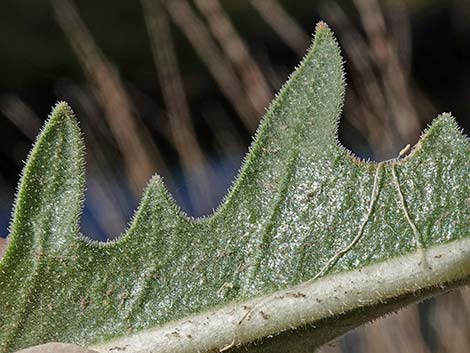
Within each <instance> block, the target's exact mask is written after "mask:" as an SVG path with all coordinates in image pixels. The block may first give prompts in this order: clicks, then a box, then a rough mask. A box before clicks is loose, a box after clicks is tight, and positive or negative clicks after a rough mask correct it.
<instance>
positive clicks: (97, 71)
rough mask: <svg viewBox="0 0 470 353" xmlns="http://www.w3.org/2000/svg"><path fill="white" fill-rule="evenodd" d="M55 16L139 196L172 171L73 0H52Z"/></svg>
mask: <svg viewBox="0 0 470 353" xmlns="http://www.w3.org/2000/svg"><path fill="white" fill-rule="evenodd" d="M51 1H52V5H53V8H54V12H55V17H56V20H57V22H58V23H59V25H60V27H61V28H62V30H63V31H64V33H65V35H66V37H67V39H68V40H69V42H70V45H71V46H72V49H73V50H74V52H75V54H76V55H77V58H78V59H79V61H80V64H81V65H82V68H83V70H84V72H85V74H86V75H87V77H88V78H89V80H90V82H91V83H92V84H93V86H94V87H95V88H96V91H97V96H98V97H99V99H100V102H101V103H102V105H103V107H104V108H105V112H106V113H105V117H106V118H107V121H108V123H109V126H110V128H111V130H112V132H113V134H114V136H115V139H116V142H117V143H118V145H119V147H120V150H121V153H122V155H123V157H124V161H125V165H126V171H127V175H128V177H129V181H130V183H131V186H132V189H133V190H134V192H135V193H136V194H137V195H140V193H141V191H142V189H143V187H144V186H145V185H146V184H147V181H148V180H149V178H150V177H151V176H152V174H153V173H154V172H155V171H156V170H158V171H159V173H160V174H162V175H163V176H168V175H169V172H168V169H167V167H166V165H165V163H164V160H163V158H162V156H161V154H160V152H159V150H158V148H157V147H156V145H155V144H154V143H153V141H152V138H151V136H150V135H149V133H148V131H147V130H146V128H145V126H144V125H143V124H142V123H141V122H140V121H139V119H138V118H137V116H136V110H135V109H134V108H133V106H132V102H131V101H130V99H129V97H128V95H127V94H126V90H125V88H124V85H123V83H122V82H121V79H120V78H119V74H118V72H117V70H116V69H115V68H114V67H113V66H112V65H111V63H110V62H109V61H108V60H107V59H106V58H105V56H104V54H103V53H102V52H101V50H100V49H99V48H98V47H97V45H96V44H95V41H94V40H93V37H92V36H91V34H90V32H89V31H88V29H87V28H86V26H85V24H84V23H83V21H82V19H81V18H80V15H79V13H78V11H77V8H76V5H75V3H74V2H73V0H51Z"/></svg>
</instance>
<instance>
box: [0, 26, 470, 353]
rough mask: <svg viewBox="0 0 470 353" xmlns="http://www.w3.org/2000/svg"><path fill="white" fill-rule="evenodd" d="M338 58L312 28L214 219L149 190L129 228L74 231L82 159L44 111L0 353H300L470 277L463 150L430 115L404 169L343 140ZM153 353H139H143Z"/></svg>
mask: <svg viewBox="0 0 470 353" xmlns="http://www.w3.org/2000/svg"><path fill="white" fill-rule="evenodd" d="M343 94H344V78H343V69H342V59H341V56H340V54H339V49H338V46H337V44H336V41H335V39H334V37H333V34H332V33H331V31H330V30H329V29H328V27H327V26H326V25H325V24H323V23H320V24H319V25H318V26H317V31H316V35H315V40H314V42H313V45H312V48H311V49H310V50H309V52H308V54H307V56H306V57H305V59H304V60H303V62H302V63H301V64H300V66H299V67H298V68H297V70H296V71H295V72H294V74H293V75H292V76H291V77H290V79H289V81H288V83H287V84H286V85H285V86H284V88H283V89H282V90H281V92H280V93H279V95H278V97H277V98H276V99H275V100H274V102H273V103H272V105H271V107H270V108H269V111H268V113H267V115H266V117H265V119H264V120H263V122H262V124H261V126H260V128H259V130H258V132H257V135H256V139H255V141H254V143H253V145H252V147H251V150H250V152H249V154H248V156H247V159H246V161H245V163H244V165H243V168H242V169H241V172H240V175H239V176H238V178H237V180H236V182H235V183H234V185H233V187H232V189H231V191H230V193H229V194H228V197H227V198H226V199H225V200H224V202H223V203H222V204H221V206H220V207H219V208H218V210H217V211H216V212H215V213H214V214H213V215H211V216H210V217H207V218H204V219H196V220H194V219H189V218H188V217H186V216H185V215H184V214H183V213H182V212H181V211H180V210H179V208H178V207H177V206H176V204H175V202H174V201H173V199H172V198H171V196H170V195H169V193H168V192H167V190H166V189H165V187H164V185H163V182H162V181H161V179H160V178H159V177H158V176H155V177H154V178H153V179H152V180H151V181H150V182H149V185H148V187H147V189H146V190H145V192H144V195H143V199H142V202H141V205H140V207H139V209H138V211H137V212H136V214H135V217H134V220H133V221H132V223H131V225H130V227H129V229H128V230H127V231H126V232H125V234H124V235H122V237H120V238H119V239H118V240H116V241H113V242H110V243H97V242H91V241H89V240H87V239H86V238H85V237H84V236H82V235H80V233H79V231H78V217H79V212H80V209H81V207H82V199H83V184H84V183H83V169H84V168H83V153H82V151H83V143H82V140H81V137H80V132H79V129H78V127H77V124H76V122H75V118H74V116H73V113H72V111H71V109H70V108H69V107H68V106H67V104H65V103H59V104H58V105H57V106H56V107H55V108H54V110H53V113H52V115H51V118H50V119H49V121H48V122H47V123H46V126H45V128H44V130H43V132H42V133H41V134H40V136H39V138H38V141H37V142H36V144H35V147H34V148H33V150H32V153H31V155H30V157H29V159H28V162H27V164H26V167H25V170H24V173H23V177H22V180H21V183H20V187H19V192H18V195H17V201H16V206H15V211H14V216H13V221H12V225H11V232H10V243H9V247H8V250H7V253H6V254H5V256H4V258H3V259H2V260H1V262H0V343H1V344H0V347H1V351H3V352H10V351H13V350H15V349H19V348H22V347H27V346H30V345H34V344H39V343H44V342H48V341H60V342H67V343H76V344H80V345H84V346H92V347H93V348H94V349H96V350H98V351H100V352H110V351H112V350H113V349H126V352H144V351H145V352H148V351H150V350H151V349H153V351H158V352H174V351H178V352H203V351H211V350H212V351H218V350H224V349H232V350H235V349H237V348H236V347H237V346H239V345H244V344H249V343H252V342H261V341H262V342H263V343H264V344H263V345H257V346H254V347H252V349H253V350H262V351H271V349H272V350H273V351H280V350H282V349H283V348H285V347H289V348H290V349H293V348H295V349H296V351H303V350H305V351H311V349H312V348H315V347H318V346H319V345H321V344H323V343H325V342H327V341H328V340H330V339H332V338H333V337H336V336H338V335H340V334H342V333H344V332H346V331H347V330H349V329H351V328H353V327H355V326H358V325H360V324H361V323H364V322H367V321H369V320H371V319H373V318H376V317H378V316H380V315H383V314H384V313H386V312H389V311H391V310H396V309H397V308H399V307H401V306H403V305H405V304H408V303H410V302H415V301H419V300H422V299H423V298H425V297H427V296H429V295H433V294H436V293H439V292H442V291H444V290H447V289H448V288H451V287H454V286H457V285H460V284H463V283H467V282H468V279H469V278H470V237H469V235H470V234H469V229H470V227H469V226H470V213H469V205H470V180H469V178H470V177H469V175H470V165H469V160H470V159H469V156H470V146H469V142H468V140H467V139H466V137H464V136H463V135H462V133H461V132H460V131H459V128H458V127H457V125H456V123H455V121H454V119H453V118H451V117H450V116H449V115H442V116H441V117H439V118H438V119H436V120H435V121H434V123H433V124H432V126H431V127H430V128H429V129H428V130H427V132H426V133H425V134H424V135H423V136H422V138H421V139H420V141H419V142H418V144H417V145H416V146H415V147H414V148H413V150H412V152H411V153H410V154H409V155H408V156H407V157H405V158H400V159H398V158H397V159H396V160H392V161H388V162H382V163H378V164H376V163H366V162H363V161H359V160H357V159H356V158H355V157H353V156H352V155H350V153H349V152H348V151H346V150H345V149H344V148H343V147H341V146H340V145H339V143H338V141H337V136H336V130H337V124H338V118H339V115H340V111H341V106H342V102H343ZM146 349H147V350H146Z"/></svg>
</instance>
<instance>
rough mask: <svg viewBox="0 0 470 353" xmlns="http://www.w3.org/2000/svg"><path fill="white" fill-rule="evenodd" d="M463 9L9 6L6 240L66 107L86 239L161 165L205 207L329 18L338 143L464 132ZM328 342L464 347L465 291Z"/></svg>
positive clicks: (106, 234)
mask: <svg viewBox="0 0 470 353" xmlns="http://www.w3.org/2000/svg"><path fill="white" fill-rule="evenodd" d="M469 18H470V1H469V0H453V1H439V0H388V1H385V0H383V1H379V0H349V1H346V0H343V1H340V0H337V1H327V0H323V1H321V0H296V1H293V0H291V1H287V0H169V1H164V0H141V1H138V0H135V1H128V0H114V1H110V0H102V1H99V2H96V1H91V0H81V1H76V2H74V1H71V0H38V1H34V2H32V1H28V0H15V1H12V0H4V1H2V2H1V3H0V72H1V79H0V163H1V164H0V165H1V168H0V235H1V236H3V237H5V236H6V235H7V234H8V223H9V219H10V212H11V205H12V202H13V199H14V194H15V187H16V184H17V182H18V179H19V177H18V176H19V174H20V172H21V169H22V167H23V161H24V160H25V158H26V156H27V153H28V151H29V149H30V147H31V144H32V143H33V141H34V139H35V137H36V135H37V134H38V131H39V129H40V127H41V126H42V124H43V122H44V120H45V119H46V118H47V115H48V114H49V112H50V109H51V107H52V106H53V105H54V103H55V102H57V101H58V100H66V101H67V102H69V103H70V104H71V105H72V107H73V109H74V110H75V112H76V113H77V115H78V117H79V119H80V124H81V128H82V130H83V131H84V138H85V143H86V147H87V192H86V202H85V210H84V215H83V218H82V225H81V226H82V231H83V232H84V233H85V234H86V235H87V236H90V237H91V238H94V239H99V240H106V239H107V238H113V237H116V236H119V234H121V233H122V232H123V230H124V229H125V227H126V225H127V222H128V220H129V218H130V217H131V215H132V212H133V210H134V209H135V207H136V205H137V203H138V200H139V198H140V195H141V192H142V189H143V188H144V187H145V184H146V182H147V181H148V179H149V178H150V176H151V175H152V174H153V173H155V172H158V173H159V174H160V175H162V176H163V177H164V179H165V183H166V184H167V186H168V188H169V190H170V192H171V193H172V194H173V196H174V197H175V199H176V200H177V202H178V203H179V204H180V206H181V207H182V208H183V210H185V212H186V213H188V214H189V215H192V216H203V215H209V214H210V213H211V212H212V210H213V209H214V208H215V207H217V205H218V204H219V203H220V202H221V200H222V198H223V196H224V195H225V193H226V190H227V188H228V187H229V186H230V185H231V183H232V182H233V179H234V177H235V176H236V174H237V171H238V169H239V168H240V164H241V162H242V159H243V157H244V155H245V153H246V152H247V149H248V146H249V144H250V143H251V140H252V137H251V136H252V134H253V132H254V131H255V129H256V127H257V125H258V123H259V120H260V117H261V116H262V115H263V114H264V112H265V108H266V107H267V105H268V104H269V102H270V101H271V99H272V98H273V96H274V94H275V92H277V91H278V90H279V88H280V87H281V85H282V84H283V83H284V82H285V81H286V79H287V77H288V75H289V73H290V72H291V71H292V70H293V69H294V67H295V65H296V64H298V62H299V61H300V59H301V58H302V56H303V55H304V53H305V51H306V49H307V47H308V46H309V43H310V39H311V33H312V32H313V30H314V28H315V23H316V22H317V21H318V20H320V19H323V20H325V21H326V22H327V23H328V24H329V25H330V27H332V29H333V30H334V31H335V33H336V35H337V37H338V40H339V42H340V45H341V47H342V50H343V55H344V58H345V61H346V65H345V68H346V71H347V83H348V87H347V94H346V103H345V109H344V113H343V116H342V119H341V122H340V127H339V135H340V140H341V142H342V144H343V145H344V146H346V147H347V148H348V149H350V150H351V151H353V152H354V153H355V154H356V155H357V156H359V157H361V158H363V159H369V160H376V161H380V160H384V159H388V158H393V157H395V156H396V155H397V154H398V152H399V151H400V150H401V149H402V148H403V147H404V146H405V145H406V144H408V143H410V144H411V145H413V144H414V143H415V142H416V141H417V139H418V137H419V135H420V133H421V131H422V129H423V128H425V127H426V126H427V125H428V124H429V123H430V122H431V120H432V119H433V118H434V117H436V116H437V114H438V113H440V112H444V111H451V112H452V113H453V115H454V116H455V117H456V118H457V120H458V122H459V124H460V126H461V127H462V128H463V129H464V132H465V133H466V134H467V135H468V133H469V131H470V20H469ZM322 351H323V352H413V353H415V352H449V353H450V352H452V353H457V352H464V353H465V352H470V290H460V291H456V292H453V293H450V294H447V295H445V296H443V297H440V298H437V299H432V300H429V301H427V302H425V303H422V304H420V305H417V306H412V307H409V308H406V309H404V310H401V311H400V312H399V313H398V314H396V315H391V316H389V317H387V318H384V319H381V320H378V321H377V322H375V323H373V324H369V325H366V326H365V327H362V328H360V329H357V330H355V331H353V332H351V333H349V334H347V335H346V336H345V337H343V338H341V339H338V340H336V341H335V342H332V343H331V344H330V345H327V346H326V347H324V348H323V349H322Z"/></svg>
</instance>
